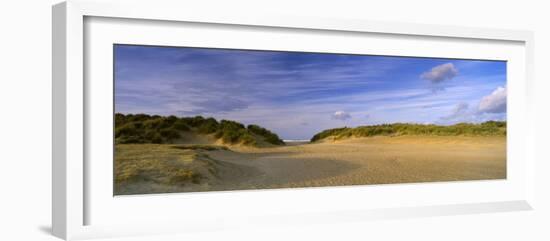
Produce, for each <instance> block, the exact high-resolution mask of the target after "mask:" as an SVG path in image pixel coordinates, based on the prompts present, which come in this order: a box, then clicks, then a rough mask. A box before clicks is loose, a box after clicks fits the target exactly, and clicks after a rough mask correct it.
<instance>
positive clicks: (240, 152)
mask: <svg viewBox="0 0 550 241" xmlns="http://www.w3.org/2000/svg"><path fill="white" fill-rule="evenodd" d="M205 153H206V154H207V155H208V156H209V157H211V158H213V159H215V160H218V161H220V163H221V164H222V165H220V170H219V173H218V175H217V176H216V179H217V180H207V181H206V182H205V183H202V184H200V185H195V184H192V185H186V186H185V187H180V188H177V187H166V188H164V189H163V188H160V189H157V191H155V192H181V191H184V192H185V191H215V190H243V189H264V188H287V187H313V186H340V185H361V184H389V183H413V182H435V181H463V180H486V179H505V178H506V137H438V136H400V137H370V138H358V139H347V140H343V141H337V142H333V141H330V142H322V143H314V144H303V145H287V146H281V147H269V148H246V147H233V148H232V150H230V151H228V150H216V151H205ZM223 166H231V168H223ZM144 184H145V183H142V184H140V185H144ZM134 188H135V186H134ZM137 192H139V191H137ZM141 193H143V192H141Z"/></svg>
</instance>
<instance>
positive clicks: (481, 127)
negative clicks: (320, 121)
mask: <svg viewBox="0 0 550 241" xmlns="http://www.w3.org/2000/svg"><path fill="white" fill-rule="evenodd" d="M402 135H431V136H505V135H506V122H504V121H487V122H484V123H480V124H473V123H459V124H456V125H450V126H440V125H422V124H408V123H395V124H383V125H372V126H359V127H355V128H348V127H343V128H335V129H328V130H324V131H322V132H320V133H317V134H316V135H314V136H313V137H312V138H311V142H315V141H319V140H322V139H325V138H328V137H332V138H335V139H345V138H349V137H369V136H402Z"/></svg>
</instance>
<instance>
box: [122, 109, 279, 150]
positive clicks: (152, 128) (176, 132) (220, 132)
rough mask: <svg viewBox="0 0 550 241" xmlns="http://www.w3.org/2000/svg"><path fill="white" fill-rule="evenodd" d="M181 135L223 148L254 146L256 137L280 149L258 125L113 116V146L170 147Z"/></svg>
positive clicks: (198, 118) (274, 136) (274, 137)
mask: <svg viewBox="0 0 550 241" xmlns="http://www.w3.org/2000/svg"><path fill="white" fill-rule="evenodd" d="M182 132H195V133H197V134H203V135H213V136H214V137H215V138H217V139H221V140H222V141H223V142H224V143H227V144H244V145H252V146H253V145H256V144H259V143H257V137H261V138H262V139H263V140H264V141H265V142H267V143H271V144H273V145H284V142H283V141H282V140H281V139H279V136H277V134H275V133H273V132H271V131H269V130H267V129H265V128H263V127H260V126H258V125H248V126H244V125H243V124H241V123H239V122H236V121H231V120H221V121H219V122H218V121H217V120H216V119H214V118H204V117H202V116H195V117H176V116H158V115H146V114H127V115H124V114H120V113H116V114H115V142H116V143H118V144H125V143H159V144H160V143H172V142H173V141H175V140H177V139H179V138H181V135H182Z"/></svg>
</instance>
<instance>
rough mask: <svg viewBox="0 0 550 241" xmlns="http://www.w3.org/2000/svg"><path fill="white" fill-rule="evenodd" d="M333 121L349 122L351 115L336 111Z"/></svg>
mask: <svg viewBox="0 0 550 241" xmlns="http://www.w3.org/2000/svg"><path fill="white" fill-rule="evenodd" d="M332 119H335V120H342V121H343V120H347V119H351V115H350V114H349V113H347V112H345V111H336V112H334V114H332Z"/></svg>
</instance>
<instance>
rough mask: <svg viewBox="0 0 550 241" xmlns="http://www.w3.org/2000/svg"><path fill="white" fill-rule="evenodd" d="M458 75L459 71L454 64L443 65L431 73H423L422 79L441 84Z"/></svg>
mask: <svg viewBox="0 0 550 241" xmlns="http://www.w3.org/2000/svg"><path fill="white" fill-rule="evenodd" d="M457 74H458V69H457V68H455V66H454V64H453V63H446V64H441V65H438V66H435V67H433V68H432V69H431V70H430V71H427V72H424V73H422V75H420V78H422V79H425V80H429V81H431V82H432V83H434V84H435V83H439V82H442V81H444V80H448V79H452V78H454V77H455V76H456V75H457Z"/></svg>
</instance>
